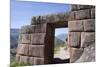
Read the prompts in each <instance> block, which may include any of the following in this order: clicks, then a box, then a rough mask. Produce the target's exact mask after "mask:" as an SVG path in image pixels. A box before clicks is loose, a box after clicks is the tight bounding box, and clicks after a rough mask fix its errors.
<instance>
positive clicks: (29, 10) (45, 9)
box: [11, 0, 70, 31]
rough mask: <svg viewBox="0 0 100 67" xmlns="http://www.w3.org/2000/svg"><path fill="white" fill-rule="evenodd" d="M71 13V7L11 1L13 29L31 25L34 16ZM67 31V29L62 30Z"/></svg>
mask: <svg viewBox="0 0 100 67" xmlns="http://www.w3.org/2000/svg"><path fill="white" fill-rule="evenodd" d="M68 11H70V5H68V4H58V3H43V2H28V1H16V0H11V28H18V29H20V28H21V26H24V25H30V23H31V18H32V17H33V16H39V15H47V14H55V13H62V12H68ZM62 31H65V29H62Z"/></svg>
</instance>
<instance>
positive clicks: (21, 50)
mask: <svg viewBox="0 0 100 67" xmlns="http://www.w3.org/2000/svg"><path fill="white" fill-rule="evenodd" d="M28 51H29V45H27V44H19V45H18V47H17V54H20V55H28Z"/></svg>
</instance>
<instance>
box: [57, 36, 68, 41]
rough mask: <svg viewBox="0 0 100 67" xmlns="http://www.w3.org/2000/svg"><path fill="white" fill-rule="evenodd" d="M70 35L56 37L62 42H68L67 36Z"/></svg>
mask: <svg viewBox="0 0 100 67" xmlns="http://www.w3.org/2000/svg"><path fill="white" fill-rule="evenodd" d="M67 35H68V34H59V35H57V36H56V37H57V38H58V39H60V40H62V41H64V42H65V41H66V39H67V37H68V36H67Z"/></svg>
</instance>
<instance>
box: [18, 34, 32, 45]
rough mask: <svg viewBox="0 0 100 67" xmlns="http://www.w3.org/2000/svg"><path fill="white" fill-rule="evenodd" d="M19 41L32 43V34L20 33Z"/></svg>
mask: <svg viewBox="0 0 100 67" xmlns="http://www.w3.org/2000/svg"><path fill="white" fill-rule="evenodd" d="M19 43H23V44H30V43H31V35H30V34H20V36H19Z"/></svg>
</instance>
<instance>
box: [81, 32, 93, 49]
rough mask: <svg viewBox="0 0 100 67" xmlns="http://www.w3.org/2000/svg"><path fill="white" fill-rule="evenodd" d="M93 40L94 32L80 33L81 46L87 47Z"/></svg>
mask: <svg viewBox="0 0 100 67" xmlns="http://www.w3.org/2000/svg"><path fill="white" fill-rule="evenodd" d="M94 42H95V33H94V32H82V33H81V47H88V46H89V45H91V44H92V43H94Z"/></svg>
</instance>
